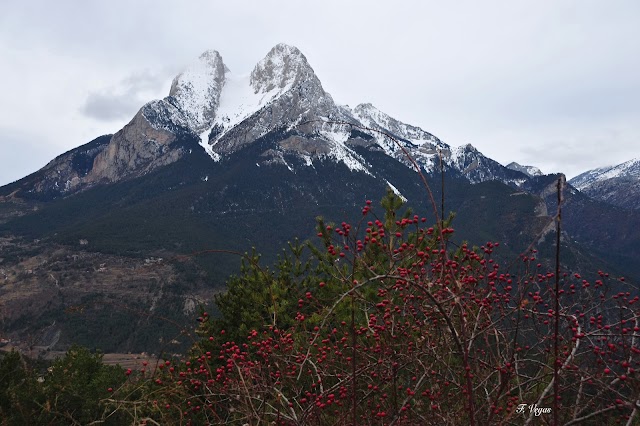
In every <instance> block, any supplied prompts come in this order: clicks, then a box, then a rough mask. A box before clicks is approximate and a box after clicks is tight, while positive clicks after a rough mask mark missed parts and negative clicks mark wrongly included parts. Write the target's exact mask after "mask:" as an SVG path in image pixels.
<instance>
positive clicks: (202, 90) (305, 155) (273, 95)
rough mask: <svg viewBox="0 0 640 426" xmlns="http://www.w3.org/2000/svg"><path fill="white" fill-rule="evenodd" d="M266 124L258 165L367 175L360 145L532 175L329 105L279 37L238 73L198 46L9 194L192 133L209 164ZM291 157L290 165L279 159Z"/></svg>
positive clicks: (167, 150)
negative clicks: (121, 120) (131, 108)
mask: <svg viewBox="0 0 640 426" xmlns="http://www.w3.org/2000/svg"><path fill="white" fill-rule="evenodd" d="M274 131H279V132H282V135H283V136H282V139H281V140H279V141H277V143H276V144H274V145H272V146H269V147H265V148H264V149H263V150H262V152H261V153H259V157H258V164H265V165H269V164H280V165H284V166H286V167H288V168H289V169H290V170H291V171H294V172H295V167H313V165H314V163H315V162H317V161H332V162H338V163H343V164H345V165H346V166H347V167H348V168H349V169H350V170H352V171H356V172H361V173H366V174H370V175H376V174H377V172H376V170H374V169H373V168H372V165H371V164H369V163H368V162H367V161H366V160H365V159H364V158H363V157H362V155H361V154H358V153H357V152H356V150H355V148H356V147H360V148H362V147H364V148H366V149H368V150H377V151H380V152H382V153H384V154H386V155H387V156H389V157H391V158H393V159H394V160H395V161H398V162H400V163H402V164H405V165H406V166H407V167H410V168H412V167H413V165H412V164H410V162H409V161H408V160H407V158H406V154H405V152H407V153H409V154H410V155H411V156H412V157H413V158H415V160H416V161H417V163H418V164H419V165H420V167H421V168H422V169H423V170H425V171H426V172H433V171H435V170H439V169H440V168H442V169H447V170H453V171H456V172H457V173H459V174H461V175H462V176H465V177H466V179H468V180H469V181H470V182H472V183H478V182H483V181H488V180H500V181H502V182H504V183H507V184H508V185H511V186H514V187H519V186H521V185H522V184H523V183H524V182H525V181H526V180H527V179H528V178H529V177H531V176H538V175H539V174H540V173H539V171H538V172H536V171H535V170H533V169H526V168H514V167H511V168H508V167H504V166H502V165H500V164H499V163H497V162H495V161H493V160H491V159H489V158H487V157H485V156H484V155H483V154H482V153H480V152H479V151H478V150H476V149H475V148H474V147H473V146H471V145H465V146H463V147H459V148H452V147H450V146H449V145H447V144H446V143H444V142H442V141H441V140H439V139H438V138H437V137H435V136H434V135H432V134H431V133H429V132H426V131H424V130H422V129H420V128H419V127H416V126H412V125H409V124H405V123H403V122H401V121H399V120H397V119H395V118H393V117H390V116H389V115H387V114H385V113H384V112H382V111H380V110H378V109H377V108H375V107H374V106H373V105H371V104H369V103H364V104H360V105H358V106H356V107H355V108H350V107H348V106H342V105H337V104H336V103H335V102H334V100H333V98H332V97H331V95H330V94H329V93H327V92H326V91H325V90H324V88H323V87H322V83H321V82H320V79H319V78H318V77H317V76H316V74H315V72H314V71H313V69H312V68H311V66H310V65H309V63H308V61H307V59H306V57H305V56H304V55H303V54H302V52H300V50H298V49H297V48H295V47H293V46H289V45H286V44H279V45H277V46H275V47H274V48H273V49H271V50H270V51H269V52H268V54H267V55H266V56H265V57H264V58H263V59H262V60H260V61H259V62H258V63H257V64H256V66H255V67H254V69H253V70H252V71H251V72H250V73H248V74H234V73H233V72H232V71H231V70H229V68H228V67H227V66H226V65H225V64H224V61H223V59H222V56H221V55H220V54H219V53H218V52H217V51H215V50H209V51H206V52H204V53H203V54H202V55H200V57H199V58H198V59H197V60H196V61H195V62H194V63H192V64H191V65H190V66H188V67H187V68H186V69H185V70H184V71H183V72H181V73H180V74H179V75H178V76H176V77H175V79H174V80H173V83H172V85H171V90H170V92H169V95H168V96H167V97H166V98H164V99H161V100H154V101H151V102H149V103H147V104H145V105H144V106H143V107H142V108H141V109H140V111H139V112H138V113H137V114H136V115H135V116H134V117H133V119H132V120H131V121H130V122H129V124H127V125H126V126H125V127H124V128H123V129H121V130H120V131H118V132H116V133H115V134H114V135H113V136H111V137H110V139H109V140H107V137H103V138H100V139H99V142H98V141H96V142H92V143H91V144H88V145H86V146H82V147H80V148H77V149H75V150H71V151H69V152H68V153H65V154H63V155H61V156H59V157H58V158H56V159H55V160H53V161H52V162H51V163H50V164H48V165H47V166H46V167H45V168H44V169H42V170H41V171H40V172H38V173H37V174H36V175H35V176H34V175H32V177H33V178H26V179H23V181H21V184H20V185H18V186H19V192H20V193H22V192H29V193H30V194H31V196H34V197H53V198H56V197H60V196H67V195H69V194H73V193H76V192H78V191H84V190H86V189H88V188H92V187H94V186H95V185H98V184H104V183H114V182H119V181H123V180H127V179H131V178H135V177H139V176H142V175H145V174H147V173H149V172H151V171H153V170H156V169H158V168H159V167H162V166H165V165H168V164H171V163H174V162H176V161H177V160H178V159H180V158H183V157H185V156H187V155H189V154H192V153H193V150H194V146H192V145H189V144H188V143H187V144H185V140H190V141H197V142H198V144H199V145H200V146H201V147H202V148H203V149H204V151H205V152H206V153H207V154H208V155H209V156H210V157H211V159H212V160H213V163H216V162H219V161H224V160H225V159H226V158H228V157H229V155H231V154H233V153H235V152H237V151H239V150H241V149H243V148H244V147H245V146H247V145H250V144H252V143H254V142H255V141H256V140H258V139H260V138H261V137H264V136H265V135H267V134H269V133H270V132H274ZM187 145H189V146H188V147H187ZM195 149H197V148H195ZM291 155H293V156H295V157H296V158H297V159H299V160H301V161H300V162H299V163H300V164H298V165H296V166H295V167H294V166H293V165H292V164H289V163H288V162H287V160H285V157H287V156H291ZM213 163H212V165H211V167H215V164H213ZM532 170H533V172H532ZM381 178H384V177H382V176H381Z"/></svg>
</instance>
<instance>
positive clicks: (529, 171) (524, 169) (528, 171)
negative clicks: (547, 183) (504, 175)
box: [507, 161, 542, 177]
mask: <svg viewBox="0 0 640 426" xmlns="http://www.w3.org/2000/svg"><path fill="white" fill-rule="evenodd" d="M507 169H511V170H515V171H517V172H521V173H524V174H525V175H527V176H529V177H534V176H542V171H541V170H540V169H539V168H537V167H534V166H523V165H522V164H518V163H516V162H515V161H513V162H511V163H509V164H507Z"/></svg>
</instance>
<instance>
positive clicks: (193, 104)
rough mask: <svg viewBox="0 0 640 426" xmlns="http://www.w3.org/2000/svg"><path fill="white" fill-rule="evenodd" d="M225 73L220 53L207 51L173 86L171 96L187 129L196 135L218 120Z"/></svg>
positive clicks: (226, 69) (182, 73)
mask: <svg viewBox="0 0 640 426" xmlns="http://www.w3.org/2000/svg"><path fill="white" fill-rule="evenodd" d="M226 71H228V68H227V67H226V66H225V65H224V62H223V61H222V57H221V56H220V53H218V51H216V50H207V51H206V52H204V53H203V54H202V55H200V57H199V58H198V60H197V61H195V62H194V63H192V64H191V65H190V66H189V67H188V68H187V69H186V70H184V71H183V72H181V73H180V74H178V76H177V77H176V78H175V79H174V80H173V83H172V84H171V90H170V91H169V96H170V97H173V98H174V99H175V102H176V104H177V105H176V106H177V107H178V108H180V110H181V111H182V113H183V114H184V116H185V118H186V120H187V123H188V127H189V128H190V129H192V130H193V131H195V132H196V133H197V132H200V131H203V130H204V129H206V128H207V127H210V126H211V123H212V122H213V120H214V118H215V115H216V109H217V108H218V105H219V104H220V94H221V92H222V88H223V86H224V84H225V72H226Z"/></svg>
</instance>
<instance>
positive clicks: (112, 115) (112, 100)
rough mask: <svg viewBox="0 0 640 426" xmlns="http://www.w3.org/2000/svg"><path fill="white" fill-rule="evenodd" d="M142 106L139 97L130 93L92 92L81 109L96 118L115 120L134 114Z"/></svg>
mask: <svg viewBox="0 0 640 426" xmlns="http://www.w3.org/2000/svg"><path fill="white" fill-rule="evenodd" d="M140 106H141V105H140V104H139V103H138V99H137V98H136V97H131V96H130V95H129V94H122V95H118V94H102V93H91V94H89V96H88V97H87V101H86V102H85V104H84V106H83V107H82V109H81V111H82V113H83V114H84V115H86V116H87V117H91V118H94V119H96V120H103V121H113V120H118V119H123V118H127V117H130V116H132V115H133V114H134V113H135V111H136V109H137V108H140Z"/></svg>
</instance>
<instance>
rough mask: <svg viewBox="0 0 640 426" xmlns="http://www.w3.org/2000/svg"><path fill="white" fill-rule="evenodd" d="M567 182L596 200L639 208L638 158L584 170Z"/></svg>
mask: <svg viewBox="0 0 640 426" xmlns="http://www.w3.org/2000/svg"><path fill="white" fill-rule="evenodd" d="M569 182H570V183H571V185H573V186H574V187H576V188H577V189H578V190H579V191H581V192H583V193H585V194H587V195H588V196H590V197H592V198H595V199H596V200H600V201H604V202H606V203H609V204H613V205H614V206H618V207H622V208H625V209H636V210H637V209H640V158H635V159H632V160H629V161H627V162H624V163H622V164H618V165H616V166H608V167H601V168H598V169H593V170H589V171H586V172H584V173H582V174H580V175H578V176H576V177H574V178H573V179H571V180H570V181H569Z"/></svg>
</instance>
